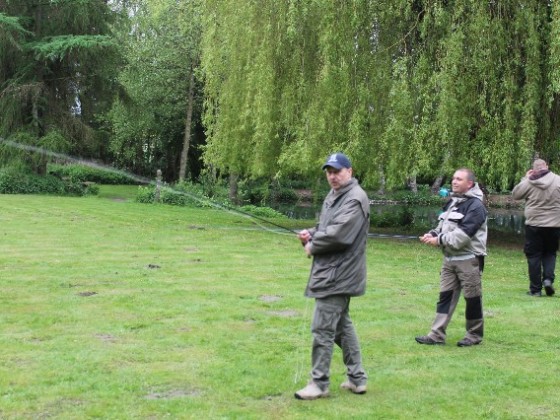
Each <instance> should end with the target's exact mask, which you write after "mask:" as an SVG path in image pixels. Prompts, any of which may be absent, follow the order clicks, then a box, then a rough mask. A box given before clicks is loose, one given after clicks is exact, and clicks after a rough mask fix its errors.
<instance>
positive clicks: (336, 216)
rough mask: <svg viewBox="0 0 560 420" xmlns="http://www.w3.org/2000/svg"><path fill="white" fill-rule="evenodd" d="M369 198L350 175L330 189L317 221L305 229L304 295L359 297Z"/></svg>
mask: <svg viewBox="0 0 560 420" xmlns="http://www.w3.org/2000/svg"><path fill="white" fill-rule="evenodd" d="M368 230H369V199H368V197H367V195H366V193H365V192H364V190H363V189H362V188H361V187H360V186H359V184H358V181H357V180H356V179H355V178H352V179H351V180H350V182H348V184H346V185H345V186H344V187H341V188H340V189H339V190H338V191H334V190H331V191H330V192H329V194H328V195H327V197H326V198H325V201H324V202H323V208H322V210H321V216H320V217H319V223H318V224H317V226H316V227H315V228H312V229H309V232H310V233H311V235H312V238H311V254H312V255H313V265H312V267H311V274H310V276H309V281H308V283H307V288H306V290H305V295H306V296H308V297H314V298H322V297H326V296H332V295H347V296H360V295H363V294H364V293H365V289H366V277H367V273H366V253H365V250H366V243H367V234H368Z"/></svg>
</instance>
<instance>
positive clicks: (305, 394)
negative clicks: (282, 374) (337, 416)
mask: <svg viewBox="0 0 560 420" xmlns="http://www.w3.org/2000/svg"><path fill="white" fill-rule="evenodd" d="M328 395H329V390H328V389H326V390H324V391H323V390H322V389H321V388H319V386H318V385H317V384H316V383H315V382H313V381H311V382H309V383H308V384H307V386H306V387H305V388H303V389H300V390H299V391H297V392H296V393H295V394H294V397H296V398H297V399H298V400H316V399H317V398H323V397H327V396H328Z"/></svg>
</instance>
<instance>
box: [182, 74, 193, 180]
mask: <svg viewBox="0 0 560 420" xmlns="http://www.w3.org/2000/svg"><path fill="white" fill-rule="evenodd" d="M187 100H188V104H187V118H186V121H185V136H184V138H183V150H182V151H181V163H180V166H179V181H184V180H185V177H186V174H187V158H188V156H189V147H190V145H191V125H192V113H193V101H194V69H192V68H191V74H190V80H189V97H188V99H187Z"/></svg>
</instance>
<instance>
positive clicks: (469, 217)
mask: <svg viewBox="0 0 560 420" xmlns="http://www.w3.org/2000/svg"><path fill="white" fill-rule="evenodd" d="M451 189H452V194H451V200H449V201H448V202H447V204H446V205H445V207H444V208H443V213H442V214H441V215H440V216H439V223H438V226H437V228H436V229H433V230H431V231H430V232H428V233H426V234H425V235H423V236H421V237H420V241H421V242H422V243H425V244H427V245H431V246H436V247H439V248H441V250H442V252H443V255H444V258H443V265H442V267H441V273H440V293H439V301H438V303H437V311H436V317H435V319H434V322H433V324H432V330H431V331H430V333H429V334H428V335H424V336H419V337H416V341H417V342H418V343H419V344H445V338H446V330H447V325H448V324H449V322H450V321H451V317H452V316H453V312H454V311H455V307H456V306H457V302H458V300H459V296H460V294H461V290H463V293H464V296H465V302H466V308H465V318H466V330H467V331H466V334H465V337H464V338H463V339H462V340H460V341H459V342H458V343H457V345H458V346H459V347H467V346H472V345H476V344H480V343H481V342H482V337H483V332H484V320H483V315H482V281H481V275H482V269H483V268H484V256H485V255H486V238H487V232H488V229H487V211H486V208H485V207H484V204H483V194H482V191H481V190H480V188H479V186H478V184H477V183H476V182H475V178H474V174H473V172H472V171H471V170H470V169H467V168H461V169H458V170H457V171H455V174H454V175H453V180H452V181H451Z"/></svg>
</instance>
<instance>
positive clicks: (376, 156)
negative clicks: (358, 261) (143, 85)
mask: <svg viewBox="0 0 560 420" xmlns="http://www.w3.org/2000/svg"><path fill="white" fill-rule="evenodd" d="M231 3H232V2H224V1H219V0H208V1H207V2H206V9H205V33H204V38H203V52H202V67H203V70H204V77H205V79H204V80H205V94H206V114H205V124H206V129H207V135H208V143H207V147H206V150H205V159H206V161H207V163H209V164H211V165H213V166H214V167H216V168H218V169H220V170H222V171H224V172H226V173H231V172H235V173H238V174H241V175H244V176H262V175H266V176H271V177H273V176H276V175H278V174H282V173H288V174H295V173H310V172H312V171H316V168H317V167H318V165H319V164H320V162H321V161H322V160H323V159H324V157H325V156H326V155H327V154H328V153H330V152H332V151H335V150H343V151H345V152H346V153H348V154H349V155H350V157H351V158H352V160H353V162H354V166H355V169H356V172H357V173H358V174H359V175H360V177H361V178H362V181H363V182H364V183H365V185H366V186H368V187H373V186H379V185H380V184H381V183H382V182H384V181H386V182H387V184H388V186H402V185H404V183H405V182H406V181H407V180H410V179H419V180H421V181H422V182H433V181H434V180H435V179H438V178H439V179H441V178H442V177H444V176H446V175H449V174H450V173H452V171H453V169H454V168H456V167H458V166H470V167H472V168H473V169H474V170H475V171H476V172H477V174H478V175H479V177H480V179H481V180H483V182H484V183H485V184H487V185H488V186H489V187H492V188H495V189H499V190H505V189H508V188H510V187H511V185H512V184H513V183H514V182H515V181H516V180H517V179H518V177H519V176H520V175H521V174H523V173H524V172H525V171H526V169H527V167H528V165H529V163H530V161H531V159H532V158H533V157H534V156H536V155H538V156H540V157H542V158H545V159H547V160H549V161H550V162H551V163H552V166H553V167H557V166H558V165H559V164H560V162H558V160H559V157H560V156H559V153H558V151H559V150H558V149H559V148H558V136H559V128H560V127H559V124H558V120H559V119H558V107H559V105H558V90H559V86H560V82H559V80H560V76H559V74H560V72H559V71H558V70H557V68H558V62H559V61H560V59H559V58H558V54H559V53H560V50H559V43H560V41H559V40H558V39H559V37H558V33H559V28H560V24H559V23H558V19H559V6H558V5H557V4H556V2H543V1H537V0H529V1H522V2H519V1H500V2H480V1H476V0H464V1H458V0H457V1H427V0H426V1H421V0H418V1H414V2H410V1H404V0H401V1H392V2H382V1H379V2H371V1H366V0H352V1H332V0H314V1H309V2H300V1H295V0H289V1H285V2H276V1H272V0H262V1H259V2H256V1H243V2H236V4H235V5H233V4H231Z"/></svg>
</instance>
